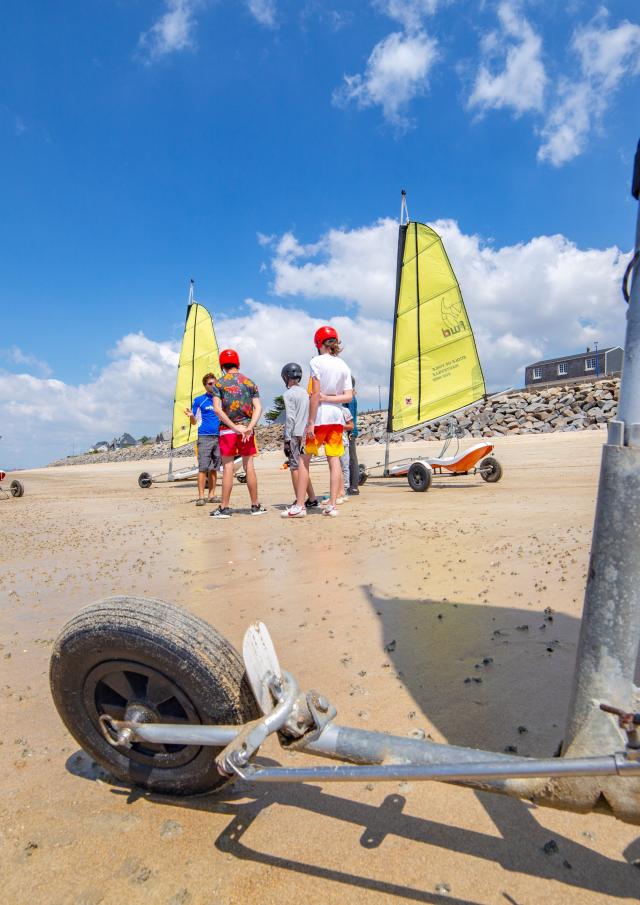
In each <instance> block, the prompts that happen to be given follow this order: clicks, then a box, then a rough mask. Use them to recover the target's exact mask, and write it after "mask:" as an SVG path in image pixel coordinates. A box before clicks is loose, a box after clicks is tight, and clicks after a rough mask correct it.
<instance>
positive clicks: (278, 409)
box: [264, 396, 284, 421]
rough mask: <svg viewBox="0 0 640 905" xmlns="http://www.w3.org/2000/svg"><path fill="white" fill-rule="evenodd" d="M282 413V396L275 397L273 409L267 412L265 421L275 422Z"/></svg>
mask: <svg viewBox="0 0 640 905" xmlns="http://www.w3.org/2000/svg"><path fill="white" fill-rule="evenodd" d="M282 412H284V399H283V398H282V396H276V398H275V399H274V400H273V408H272V409H271V411H270V412H267V413H266V414H265V416H264V417H265V418H266V419H267V421H275V420H276V418H278V416H279V415H281V414H282Z"/></svg>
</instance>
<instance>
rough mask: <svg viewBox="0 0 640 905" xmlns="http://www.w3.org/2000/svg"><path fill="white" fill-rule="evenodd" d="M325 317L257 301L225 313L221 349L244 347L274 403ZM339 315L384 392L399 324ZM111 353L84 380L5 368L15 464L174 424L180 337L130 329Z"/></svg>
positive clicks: (350, 357) (361, 373) (6, 453)
mask: <svg viewBox="0 0 640 905" xmlns="http://www.w3.org/2000/svg"><path fill="white" fill-rule="evenodd" d="M325 322H326V321H324V320H320V319H319V318H314V317H311V316H310V315H309V314H308V313H307V312H306V311H304V310H302V309H291V308H284V307H282V306H280V305H273V304H263V303H260V302H256V301H253V300H248V301H247V303H246V307H245V310H244V311H243V313H242V314H240V315H238V316H235V317H224V316H223V317H216V333H217V336H218V341H219V342H220V345H221V347H227V348H228V347H231V348H235V349H237V350H238V351H239V353H240V358H241V364H242V368H243V370H244V371H246V373H248V374H249V375H250V376H251V377H253V378H254V379H255V380H256V382H257V384H258V386H259V387H260V393H261V396H262V399H263V405H264V406H265V408H266V407H269V406H270V405H271V402H272V401H273V398H274V396H276V395H278V394H279V393H281V392H282V388H283V387H282V381H281V378H280V370H281V368H282V365H283V364H284V363H285V362H287V361H299V362H300V363H301V364H302V365H303V367H304V368H305V369H306V366H307V363H308V361H309V359H310V358H311V357H312V356H313V355H314V354H315V350H314V347H313V334H314V332H315V331H316V329H317V328H318V327H319V326H320V325H321V324H322V323H325ZM331 323H332V324H333V325H334V326H335V327H336V328H337V330H338V332H339V334H340V336H341V337H342V340H343V343H344V346H345V356H346V359H347V361H348V362H349V364H350V365H351V367H352V369H353V372H354V374H355V375H356V377H357V379H358V387H359V391H360V394H361V396H362V398H368V399H370V400H373V399H374V398H375V399H377V392H378V391H377V385H378V383H380V382H382V383H384V382H385V380H386V378H387V369H388V365H387V362H388V360H389V354H390V341H391V327H390V324H389V322H388V321H380V320H377V319H375V318H371V317H366V316H361V317H356V318H351V317H347V316H342V317H336V318H333V319H332V320H331ZM363 336H366V337H367V342H366V343H363V342H362V337H363ZM110 357H111V359H112V360H111V361H110V362H109V363H108V364H107V365H106V366H105V367H104V368H103V369H102V371H101V372H100V373H99V374H98V376H97V377H96V379H95V380H92V381H90V382H88V383H84V384H79V385H73V384H68V383H64V382H63V381H61V380H55V379H51V378H50V379H41V378H38V377H35V376H34V375H33V374H31V373H21V374H12V373H8V372H7V371H2V370H0V424H2V435H3V436H2V440H1V441H0V443H1V447H0V449H1V450H2V465H3V467H4V468H5V469H8V468H9V466H13V467H17V466H29V465H43V464H46V462H48V461H51V460H53V459H55V458H57V457H60V456H64V455H67V454H69V453H70V452H71V450H72V448H73V447H74V446H75V449H76V452H78V451H82V450H85V449H88V448H89V447H90V446H91V445H92V444H93V443H95V442H97V441H98V440H109V439H111V438H112V437H114V436H116V435H117V436H119V435H120V434H122V433H123V431H128V432H129V433H131V434H132V435H133V436H135V437H139V436H141V435H142V434H148V435H149V436H155V434H156V433H158V431H160V430H163V429H165V428H166V427H167V426H168V425H169V424H170V423H171V412H172V408H173V392H174V387H175V379H176V367H177V362H178V344H177V343H173V342H169V341H165V342H156V341H154V340H151V339H149V338H147V337H146V336H144V335H143V334H142V333H136V334H129V335H127V336H125V337H123V338H122V339H121V340H120V341H119V342H118V343H117V344H116V347H115V349H114V350H113V351H112V352H111V353H110Z"/></svg>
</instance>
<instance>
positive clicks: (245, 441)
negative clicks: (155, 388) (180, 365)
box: [210, 349, 267, 518]
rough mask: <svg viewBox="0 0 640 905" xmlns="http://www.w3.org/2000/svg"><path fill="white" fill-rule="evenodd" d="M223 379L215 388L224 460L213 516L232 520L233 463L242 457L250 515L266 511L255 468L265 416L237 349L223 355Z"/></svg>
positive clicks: (221, 451)
mask: <svg viewBox="0 0 640 905" xmlns="http://www.w3.org/2000/svg"><path fill="white" fill-rule="evenodd" d="M220 367H221V368H222V376H221V377H218V379H217V380H216V382H215V383H214V385H213V407H214V409H215V413H216V415H217V416H218V418H219V419H220V456H221V458H222V501H221V503H220V506H219V507H218V508H217V509H214V511H213V512H211V513H210V514H211V515H212V516H213V517H214V518H230V517H231V515H232V512H231V508H230V507H229V501H230V499H231V490H232V487H233V460H234V458H235V457H236V456H242V467H243V468H244V470H245V474H246V475H247V489H248V490H249V496H250V497H251V515H262V514H263V513H265V512H266V511H267V510H266V509H265V508H264V506H261V505H260V503H259V502H258V478H257V476H256V470H255V468H254V465H253V457H254V456H255V455H257V452H258V450H257V449H256V444H255V438H254V434H253V429H254V427H255V426H256V424H257V423H258V420H259V418H260V415H261V414H262V405H261V403H260V393H259V392H258V387H257V386H256V385H255V383H254V382H253V380H250V379H249V378H248V377H245V375H244V374H241V373H240V370H239V368H240V357H239V355H238V353H237V352H236V351H235V350H234V349H225V350H224V352H221V353H220Z"/></svg>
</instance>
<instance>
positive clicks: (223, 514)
mask: <svg viewBox="0 0 640 905" xmlns="http://www.w3.org/2000/svg"><path fill="white" fill-rule="evenodd" d="M209 515H210V516H211V517H212V518H231V516H232V515H233V513H232V511H231V509H230V507H229V506H227V507H226V509H223V508H222V506H218V508H217V509H214V510H213V512H210V513H209Z"/></svg>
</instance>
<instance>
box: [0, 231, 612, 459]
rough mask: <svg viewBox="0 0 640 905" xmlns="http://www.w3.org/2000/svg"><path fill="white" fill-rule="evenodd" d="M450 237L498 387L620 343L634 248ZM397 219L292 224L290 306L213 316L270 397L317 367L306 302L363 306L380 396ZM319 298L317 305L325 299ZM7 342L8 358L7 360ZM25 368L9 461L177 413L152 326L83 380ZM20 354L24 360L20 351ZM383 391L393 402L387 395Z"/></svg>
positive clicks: (12, 383) (347, 317)
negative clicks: (541, 365)
mask: <svg viewBox="0 0 640 905" xmlns="http://www.w3.org/2000/svg"><path fill="white" fill-rule="evenodd" d="M433 227H434V229H436V230H437V232H438V233H439V234H440V235H441V236H442V238H443V240H444V242H445V245H446V248H447V253H448V255H449V258H450V260H451V263H452V265H453V267H454V269H455V271H456V274H457V276H458V279H459V281H460V285H461V287H462V291H463V294H464V297H465V302H466V305H467V310H468V312H469V317H470V318H471V322H472V324H473V326H474V330H475V335H476V340H477V343H478V348H479V352H480V358H481V360H482V363H483V368H484V372H485V377H486V379H487V383H488V386H489V387H490V388H492V389H501V388H504V387H506V386H511V385H522V381H523V373H522V369H523V367H524V365H525V364H528V363H530V362H532V361H535V360H537V359H538V358H542V357H545V356H549V355H554V354H559V353H564V352H567V353H568V352H573V351H577V350H579V349H580V348H582V347H584V346H587V345H593V343H594V341H595V340H598V341H599V342H600V345H601V348H602V347H604V346H606V345H616V344H619V343H621V341H622V339H623V336H624V318H625V314H626V306H625V305H624V304H623V302H622V299H621V294H620V280H621V276H622V273H623V271H624V267H625V264H626V257H624V256H622V255H621V252H620V250H619V249H618V248H616V247H615V246H612V247H610V248H605V249H580V248H578V247H577V246H576V245H575V243H573V242H571V241H570V240H568V239H567V238H565V237H564V236H560V235H555V236H538V237H536V238H532V239H531V240H530V241H528V242H524V243H519V244H517V245H507V246H503V247H500V248H495V247H493V246H492V245H490V244H488V243H487V242H485V241H483V240H482V238H481V237H479V236H477V235H468V234H465V233H464V232H462V230H461V229H460V227H459V226H458V224H457V223H456V222H455V221H453V220H440V221H436V222H435V223H434V224H433ZM397 230H398V226H397V223H396V222H395V221H393V220H391V219H385V220H379V221H377V222H376V223H373V224H372V225H371V226H368V227H361V228H359V229H353V230H347V229H333V230H329V231H328V232H327V233H326V234H325V235H324V236H321V237H320V238H319V240H318V241H317V242H315V243H313V244H308V245H303V244H302V243H300V242H299V241H298V239H297V238H296V237H295V236H294V235H293V234H291V233H287V234H285V235H284V236H282V237H281V238H280V239H279V240H272V242H271V248H272V250H273V259H272V262H271V266H272V272H273V275H274V286H273V288H274V290H275V291H276V292H277V293H278V294H279V295H280V296H282V297H286V296H295V297H296V299H297V301H296V303H295V306H294V307H291V306H285V305H284V304H282V302H271V303H268V304H267V303H264V302H259V301H254V300H248V301H247V303H246V306H245V308H244V310H243V311H242V312H241V313H240V314H238V315H236V316H233V317H229V316H219V315H216V313H215V312H214V316H215V320H216V332H217V335H218V340H219V342H220V344H221V346H222V347H232V348H237V349H238V351H239V352H240V356H241V361H242V367H243V370H245V371H246V372H247V373H248V374H249V375H250V376H252V377H253V378H254V379H255V380H256V381H257V383H258V385H259V387H260V390H261V396H262V398H263V402H264V404H265V406H268V405H270V403H271V401H272V399H273V397H274V396H275V395H277V394H278V393H279V392H281V390H282V384H281V381H280V369H281V368H282V365H283V364H284V362H286V361H299V362H300V363H301V364H302V365H303V366H304V367H305V368H306V364H307V362H308V360H309V358H310V357H311V356H312V355H313V353H314V350H313V344H312V337H313V334H314V332H315V330H316V328H317V327H318V326H319V325H320V324H321V323H323V322H325V321H324V319H321V318H319V317H314V316H312V315H310V314H309V313H308V311H306V310H305V304H304V303H305V300H309V299H314V300H318V299H323V298H324V299H331V300H333V302H332V304H331V309H332V310H336V307H338V308H339V304H337V303H339V302H347V303H350V304H351V305H352V306H353V310H352V311H349V312H348V313H344V314H341V315H340V316H337V317H334V318H332V319H331V321H330V323H332V324H333V325H334V326H335V327H336V328H337V330H338V332H339V334H340V336H341V338H342V340H343V343H344V348H345V351H344V356H345V359H346V361H347V362H348V363H349V364H350V366H351V367H352V369H353V372H354V374H355V375H356V377H357V379H358V387H359V397H360V400H361V402H362V403H363V404H365V405H367V404H368V405H374V404H377V399H378V390H377V387H378V385H382V386H383V387H385V386H386V384H387V381H388V369H389V360H390V349H391V345H390V343H391V317H392V312H393V304H394V289H395V265H396V244H397ZM314 307H317V302H316V305H315V306H314ZM7 351H9V350H5V360H7ZM11 354H12V355H13V363H14V364H17V365H21V364H22V365H25V366H26V367H28V372H27V373H20V374H16V373H9V372H8V371H7V370H4V371H3V370H0V424H1V425H2V434H3V438H2V441H1V446H0V449H1V450H2V464H3V466H4V467H5V468H6V467H7V466H9V465H32V464H43V463H44V462H45V461H50V460H51V459H53V458H55V457H57V456H59V455H64V454H66V453H68V452H70V451H71V447H72V443H73V441H74V440H75V446H76V449H81V448H88V447H89V446H90V445H91V444H92V443H94V442H96V441H97V440H101V439H110V438H111V437H113V436H115V435H119V434H121V433H122V432H123V431H128V432H129V433H131V434H133V435H134V436H141V435H142V434H143V433H145V434H149V435H155V434H156V433H157V432H158V431H159V430H161V429H163V428H166V427H167V425H168V424H169V422H170V418H171V408H172V400H173V390H174V384H175V374H176V365H177V360H178V345H177V344H176V343H174V342H170V341H164V342H156V341H154V340H151V339H149V338H147V337H146V336H144V335H143V334H141V333H138V334H129V335H127V336H125V337H123V338H122V339H121V340H120V341H119V342H118V343H117V344H116V347H115V349H114V350H113V351H112V352H111V353H110V361H109V363H108V364H107V365H106V366H105V367H104V368H103V369H102V370H101V371H100V373H99V374H98V375H97V377H96V378H95V379H93V380H91V381H88V382H86V383H83V384H79V385H71V384H67V383H64V382H63V381H61V380H55V379H53V378H50V377H46V378H42V377H37V376H34V373H33V371H34V370H35V361H34V360H32V359H30V356H28V355H26V354H25V353H23V352H21V351H20V350H13V351H11ZM18 359H21V360H18ZM385 395H386V394H384V391H383V398H385Z"/></svg>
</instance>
